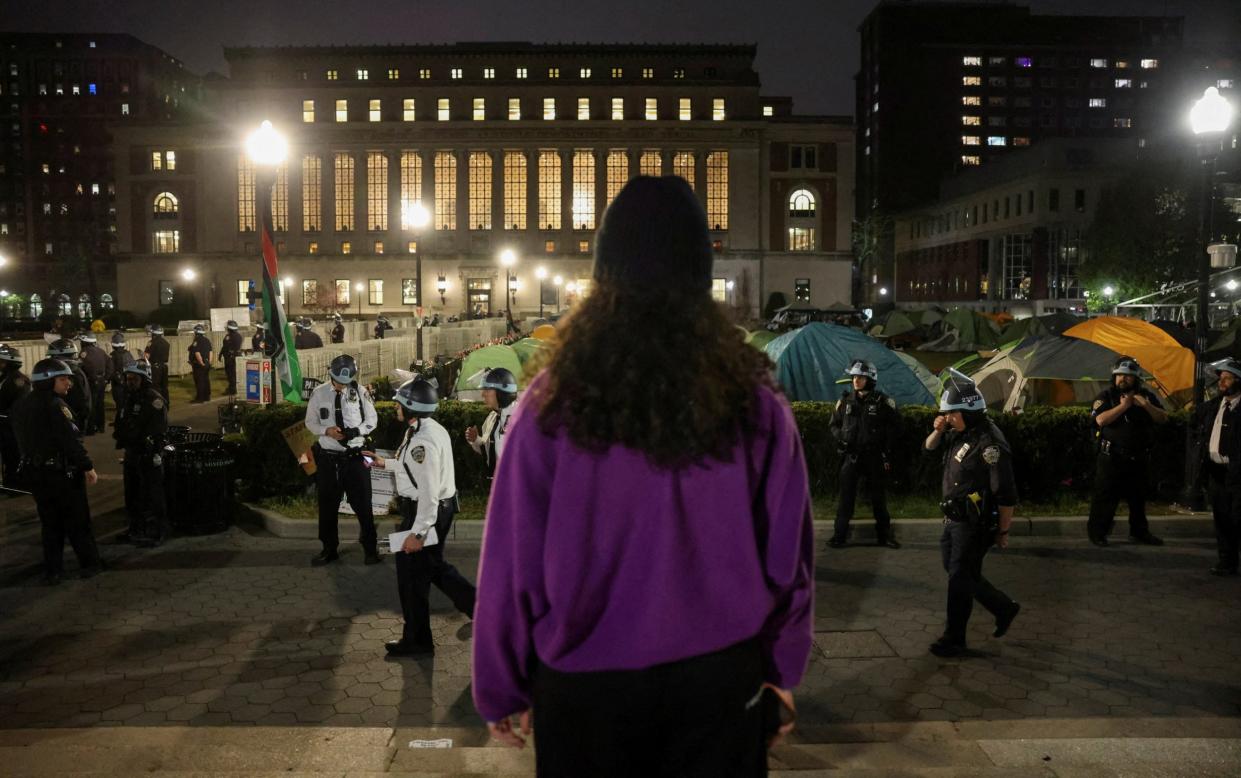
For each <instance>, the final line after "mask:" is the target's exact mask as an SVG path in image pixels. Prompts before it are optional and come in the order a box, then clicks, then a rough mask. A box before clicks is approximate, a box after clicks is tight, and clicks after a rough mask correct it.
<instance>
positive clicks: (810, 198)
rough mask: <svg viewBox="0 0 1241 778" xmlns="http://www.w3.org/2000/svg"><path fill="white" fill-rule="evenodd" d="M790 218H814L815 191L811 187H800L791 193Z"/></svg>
mask: <svg viewBox="0 0 1241 778" xmlns="http://www.w3.org/2000/svg"><path fill="white" fill-rule="evenodd" d="M789 218H791V219H810V218H814V193H813V192H811V191H810V190H809V189H798V190H796V191H795V192H793V194H791V195H789Z"/></svg>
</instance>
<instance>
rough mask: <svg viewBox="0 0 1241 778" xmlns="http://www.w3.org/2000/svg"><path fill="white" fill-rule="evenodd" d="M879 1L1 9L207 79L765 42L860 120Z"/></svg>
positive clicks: (592, 0)
mask: <svg viewBox="0 0 1241 778" xmlns="http://www.w3.org/2000/svg"><path fill="white" fill-rule="evenodd" d="M876 4H877V0H762V1H761V2H758V1H756V0H576V1H575V2H563V1H561V2H557V1H556V0H457V2H445V0H435V1H434V2H429V1H427V0H330V1H328V0H188V1H187V0H111V1H110V2H106V1H104V0H43V1H42V2H38V1H36V0H0V29H4V30H6V31H20V32H127V33H130V34H132V35H134V36H136V37H138V38H140V39H142V40H144V41H146V42H147V43H151V44H153V45H155V46H158V47H160V48H162V49H164V50H165V51H167V52H168V53H169V54H171V55H173V56H174V57H177V58H179V59H181V60H182V61H183V62H185V63H186V65H187V66H188V67H189V68H190V69H191V70H193V71H195V72H197V73H200V74H205V73H207V72H209V71H211V70H216V71H219V72H221V73H224V72H226V70H225V67H226V66H225V63H224V57H223V51H222V48H223V47H224V46H240V45H255V46H257V45H290V44H303V45H304V44H336V45H345V44H366V43H453V42H457V41H477V40H489V41H495V40H509V41H512V40H526V41H531V42H534V43H554V42H565V43H569V42H615V43H678V42H683V43H757V44H758V63H757V66H758V71H759V74H760V75H761V76H762V79H763V91H764V93H765V94H769V95H791V96H792V97H793V98H794V101H795V108H796V110H797V112H798V113H827V114H851V113H852V112H853V75H854V73H855V71H856V69H857V63H858V35H857V27H858V24H859V23H860V22H861V21H862V19H863V18H865V16H866V14H867V13H869V12H870V10H871V9H872V8H874V7H875V5H876ZM1030 5H1031V6H1032V7H1033V8H1034V10H1035V11H1038V12H1044V13H1079V14H1086V13H1089V14H1149V15H1160V14H1172V15H1184V16H1186V17H1187V23H1186V39H1187V41H1188V42H1189V43H1191V44H1192V43H1199V42H1202V43H1213V42H1218V41H1220V40H1222V39H1223V38H1224V37H1225V36H1227V35H1229V31H1231V36H1232V40H1233V41H1234V45H1236V43H1235V41H1236V40H1237V39H1238V37H1241V0H1033V1H1032V2H1031V3H1030Z"/></svg>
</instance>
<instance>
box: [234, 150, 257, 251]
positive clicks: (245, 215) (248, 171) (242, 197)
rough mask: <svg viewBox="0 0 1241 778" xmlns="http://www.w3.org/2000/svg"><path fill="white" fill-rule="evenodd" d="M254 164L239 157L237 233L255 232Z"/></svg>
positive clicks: (248, 158)
mask: <svg viewBox="0 0 1241 778" xmlns="http://www.w3.org/2000/svg"><path fill="white" fill-rule="evenodd" d="M254 229H255V218H254V162H253V161H252V160H251V159H250V157H249V155H247V154H238V155H237V231H238V232H254Z"/></svg>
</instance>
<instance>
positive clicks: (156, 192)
mask: <svg viewBox="0 0 1241 778" xmlns="http://www.w3.org/2000/svg"><path fill="white" fill-rule="evenodd" d="M754 55H755V50H754V48H753V47H750V46H657V45H618V46H594V45H547V46H544V45H534V44H526V43H516V44H513V43H508V44H487V43H483V44H457V45H450V46H365V47H330V48H329V47H313V48H247V49H229V50H227V51H226V57H227V59H228V62H229V66H230V77H229V78H227V79H220V80H217V81H214V82H211V83H210V84H209V88H208V90H207V94H206V95H205V98H206V101H207V111H206V113H207V114H209V115H210V116H211V117H212V120H211V121H203V122H199V123H195V124H186V125H182V126H179V127H176V128H168V127H164V126H160V125H149V126H136V125H135V126H130V127H127V128H126V130H125V132H123V133H120V134H118V136H117V143H116V146H115V149H114V156H115V158H116V159H117V160H120V164H119V170H118V176H117V197H118V203H119V213H118V244H117V248H118V252H117V258H118V263H119V271H118V279H117V303H118V304H119V305H121V306H123V307H125V308H127V309H129V310H133V311H147V310H151V309H155V308H157V307H158V306H160V305H169V304H173V303H174V302H175V301H176V300H177V296H178V295H184V294H186V293H190V294H193V295H194V298H195V299H196V300H197V301H199V302H201V303H205V304H208V305H211V306H213V307H222V306H232V305H237V304H245V301H246V300H247V299H248V290H249V289H250V285H251V282H254V281H257V280H258V278H259V259H258V256H259V254H258V246H257V232H256V228H257V227H258V221H257V219H258V215H257V214H256V213H255V202H256V189H255V187H256V185H257V183H256V170H255V168H254V165H253V163H252V162H251V161H250V160H249V159H248V158H247V157H246V156H245V154H244V153H243V150H242V139H243V138H244V137H245V136H246V134H247V133H248V132H250V131H252V130H253V129H255V128H257V126H258V125H259V123H260V122H261V121H263V120H269V121H271V122H272V123H273V125H274V126H275V127H276V128H277V129H278V130H279V131H280V132H282V133H283V134H284V135H285V136H286V138H287V139H288V143H289V156H288V159H287V160H286V162H285V163H284V164H283V165H282V166H281V167H280V168H279V170H278V172H277V183H276V186H275V189H274V207H273V217H274V219H273V221H274V227H275V230H276V238H277V250H278V252H279V254H280V261H281V272H282V274H283V276H284V278H283V279H282V281H283V283H284V288H285V289H286V290H287V293H286V301H287V304H288V307H289V309H290V311H291V312H292V313H293V314H295V315H297V314H307V315H311V316H313V315H314V314H316V313H325V312H328V311H341V312H342V313H358V314H362V315H373V314H376V313H378V312H381V311H382V312H388V313H392V312H416V311H419V310H421V311H422V312H423V313H428V312H443V313H447V314H458V313H463V312H471V313H474V312H481V313H489V314H493V315H494V314H495V313H497V312H499V311H503V310H504V309H505V308H506V307H510V308H511V309H512V310H513V311H514V313H515V315H516V314H521V315H525V314H527V313H537V312H538V311H540V309H541V310H543V311H544V312H548V311H554V310H556V309H559V308H563V307H565V306H566V305H569V304H571V303H572V302H573V301H574V299H576V298H577V297H578V296H580V295H581V294H584V293H586V292H587V291H588V290H589V284H590V268H591V257H592V252H593V249H594V245H593V242H594V231H595V229H596V227H597V226H598V224H599V222H600V219H601V218H602V215H603V212H604V210H605V209H606V207H607V205H608V203H609V202H611V200H612V198H613V197H615V195H616V193H617V192H619V190H620V188H621V187H622V186H623V185H624V184H625V182H626V181H628V180H629V179H630V178H631V177H633V176H635V175H639V174H645V175H678V176H681V177H683V178H685V179H686V180H687V181H688V182H690V184H691V185H692V186H693V187H694V189H695V191H696V192H697V193H698V195H699V197H700V198H701V200H702V203H703V207H704V209H705V211H706V213H707V215H708V221H709V222H710V225H709V226H710V227H711V235H712V240H713V243H714V245H715V248H716V251H717V261H716V263H715V272H716V279H715V288H716V295H717V297H718V298H719V299H721V300H723V301H725V302H731V303H733V304H735V305H737V306H738V307H739V308H742V309H744V310H745V311H747V312H750V313H754V312H757V310H758V309H759V308H760V306H761V304H762V303H763V301H765V300H766V299H767V298H768V296H769V295H770V294H771V293H772V292H777V291H779V292H782V293H783V294H784V295H785V297H786V298H787V299H789V300H794V299H798V298H799V297H800V299H802V300H803V301H805V302H807V303H808V304H810V305H822V306H827V305H829V304H831V303H833V302H838V301H844V302H847V301H848V300H849V296H850V284H851V277H852V261H851V253H850V224H851V221H852V217H853V201H852V197H851V194H852V188H853V159H854V153H853V148H852V143H853V128H852V124H851V122H850V120H849V119H848V118H840V117H799V116H796V115H794V114H793V113H792V110H791V101H789V100H788V99H786V98H765V97H763V96H762V95H761V92H760V84H759V78H758V74H757V73H756V72H755V70H754V68H753V59H754ZM170 153H172V154H173V155H174V156H175V158H176V160H177V166H176V168H175V169H173V170H170V169H168V166H167V164H166V160H167V158H168V154H170ZM423 209H425V212H426V213H427V214H429V222H428V223H427V224H425V225H424V224H420V223H419V220H418V218H417V215H418V214H419V213H421V212H423ZM505 251H512V252H513V254H514V255H515V257H516V262H515V264H513V265H512V266H511V268H510V267H505V266H503V265H502V264H501V263H500V261H499V259H498V258H499V256H500V255H501V253H503V252H505ZM186 270H190V271H193V273H192V275H193V279H192V280H185V277H188V276H189V275H191V274H190V273H185V272H184V271H186ZM540 270H542V271H543V272H545V275H546V277H545V278H544V279H543V280H542V281H540V279H539V277H538V276H539V274H540ZM183 274H184V276H185V277H183ZM510 277H511V278H512V279H513V280H512V281H511V282H510V280H509V278H510ZM557 278H559V279H560V280H561V283H560V284H559V285H557V284H556V283H555V281H556V279H557ZM510 284H511V285H512V298H511V299H506V298H507V297H508V295H507V294H506V289H507V288H508V287H509V286H510Z"/></svg>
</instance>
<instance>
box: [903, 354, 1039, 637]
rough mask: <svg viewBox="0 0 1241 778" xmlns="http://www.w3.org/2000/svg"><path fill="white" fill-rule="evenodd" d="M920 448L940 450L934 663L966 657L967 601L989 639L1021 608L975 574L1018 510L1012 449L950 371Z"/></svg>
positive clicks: (966, 384) (980, 402)
mask: <svg viewBox="0 0 1241 778" xmlns="http://www.w3.org/2000/svg"><path fill="white" fill-rule="evenodd" d="M939 410H940V413H939V415H938V416H936V417H935V428H934V430H933V431H932V432H931V434H930V435H929V436H928V437H927V439H926V442H925V444H924V446H925V448H926V450H927V451H934V450H936V449H938V448H940V446H941V444H942V446H943V451H944V454H943V457H944V458H943V462H944V475H943V487H942V488H943V491H942V501H941V502H940V508H941V509H942V510H943V512H944V516H945V518H944V532H943V535H942V536H941V537H940V540H939V547H940V554H941V557H942V560H943V565H944V570H945V572H947V573H948V609H947V610H948V618H947V627H946V628H945V629H944V634H943V635H942V636H941V637H940V638H939V639H938V640H936V641H935V642H934V643H932V644H931V653H932V654H935V655H936V656H941V657H952V656H961V655H962V654H964V653H966V640H965V636H966V627H967V626H968V624H969V619H970V613H971V612H972V611H973V608H974V600H978V602H979V603H980V604H981V605H982V606H983V607H984V608H986V609H987V610H988V611H990V612H991V615H993V616H994V617H995V631H994V632H993V633H992V634H993V635H994V636H995V637H997V638H998V637H1003V636H1004V634H1005V633H1007V632H1008V628H1009V626H1011V625H1012V623H1013V619H1015V618H1016V617H1017V612H1018V611H1020V610H1021V606H1020V605H1018V604H1017V603H1015V602H1013V601H1012V599H1010V598H1009V596H1008V595H1007V594H1005V593H1004V592H1002V591H1000V590H999V589H997V588H995V587H994V586H993V585H992V584H991V582H990V581H988V580H987V579H986V578H985V577H983V574H982V563H983V557H985V556H986V554H987V551H988V550H989V549H990V548H991V546H992V545H997V546H999V547H1000V548H1007V547H1008V533H1009V527H1010V526H1012V523H1013V510H1014V508H1015V507H1016V505H1017V483H1016V481H1015V479H1014V478H1013V464H1012V449H1011V448H1009V445H1008V441H1007V440H1005V438H1004V433H1002V432H1000V430H999V428H997V427H996V426H995V424H994V423H993V422H992V421H991V420H990V419H988V418H987V403H986V401H985V400H984V399H983V397H982V394H981V393H980V392H979V391H978V387H977V386H976V385H975V384H974V382H973V381H972V380H970V378H969V377H968V376H966V375H965V374H964V373H961V372H959V371H957V370H955V369H953V368H949V378H948V383H947V386H946V387H945V389H944V394H943V397H942V398H941V399H940V403H939Z"/></svg>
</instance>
